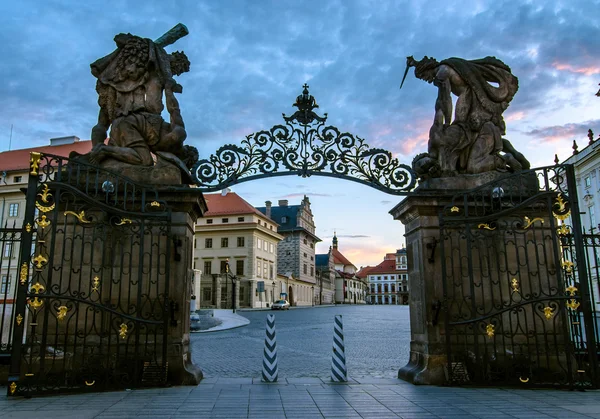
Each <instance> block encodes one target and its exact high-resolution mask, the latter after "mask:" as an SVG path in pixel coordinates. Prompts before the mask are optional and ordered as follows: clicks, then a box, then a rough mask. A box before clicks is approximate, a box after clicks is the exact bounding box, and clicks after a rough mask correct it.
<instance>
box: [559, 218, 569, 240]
mask: <svg viewBox="0 0 600 419" xmlns="http://www.w3.org/2000/svg"><path fill="white" fill-rule="evenodd" d="M556 232H557V233H558V235H559V236H566V235H567V234H570V233H571V227H569V226H568V225H566V224H565V223H564V221H563V223H562V224H561V226H560V227H558V228H557V229H556Z"/></svg>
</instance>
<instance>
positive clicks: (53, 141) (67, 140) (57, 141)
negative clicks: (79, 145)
mask: <svg viewBox="0 0 600 419" xmlns="http://www.w3.org/2000/svg"><path fill="white" fill-rule="evenodd" d="M78 141H79V137H76V136H74V135H70V136H68V137H56V138H50V145H65V144H73V143H76V142H78Z"/></svg>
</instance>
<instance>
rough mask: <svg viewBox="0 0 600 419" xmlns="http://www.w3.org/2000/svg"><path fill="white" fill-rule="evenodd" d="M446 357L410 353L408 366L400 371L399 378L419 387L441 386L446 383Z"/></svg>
mask: <svg viewBox="0 0 600 419" xmlns="http://www.w3.org/2000/svg"><path fill="white" fill-rule="evenodd" d="M446 362H447V361H446V355H430V354H428V353H424V352H413V351H411V352H410V359H409V361H408V364H406V365H405V366H404V367H402V368H400V370H398V378H400V379H401V380H404V381H408V382H409V383H412V384H417V385H440V384H443V383H444V382H445V381H446V372H445V369H444V368H445V366H446Z"/></svg>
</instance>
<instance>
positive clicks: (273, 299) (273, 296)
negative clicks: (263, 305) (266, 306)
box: [271, 281, 275, 304]
mask: <svg viewBox="0 0 600 419" xmlns="http://www.w3.org/2000/svg"><path fill="white" fill-rule="evenodd" d="M271 300H272V301H271V304H272V303H274V302H275V281H273V294H271Z"/></svg>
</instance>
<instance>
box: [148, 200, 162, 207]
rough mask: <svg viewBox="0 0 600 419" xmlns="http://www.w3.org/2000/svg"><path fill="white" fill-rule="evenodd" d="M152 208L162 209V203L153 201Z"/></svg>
mask: <svg viewBox="0 0 600 419" xmlns="http://www.w3.org/2000/svg"><path fill="white" fill-rule="evenodd" d="M150 206H151V207H160V203H159V202H158V201H152V202H150Z"/></svg>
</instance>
